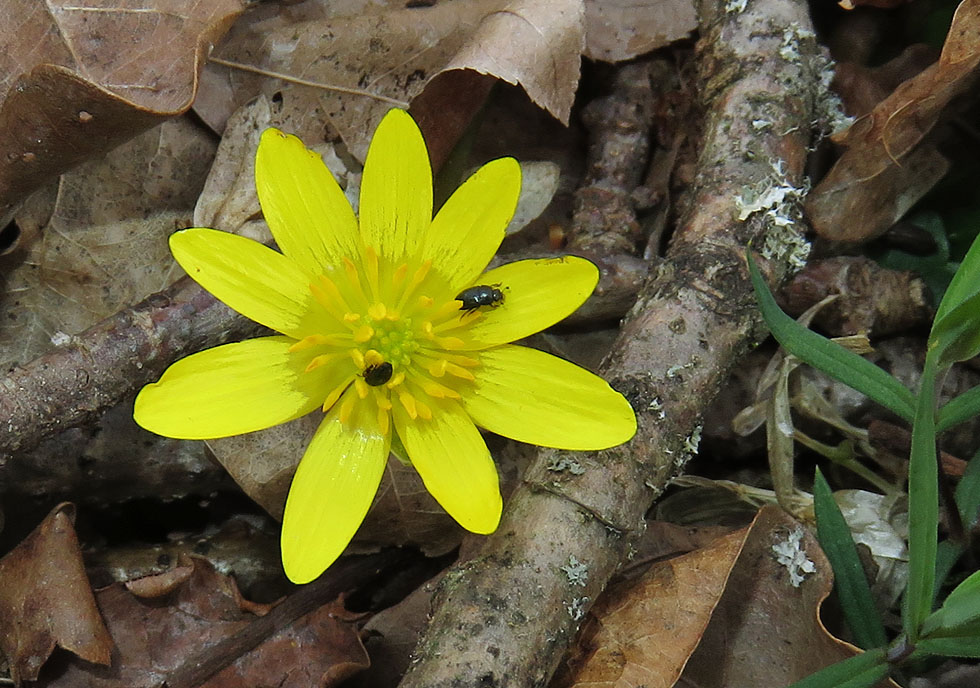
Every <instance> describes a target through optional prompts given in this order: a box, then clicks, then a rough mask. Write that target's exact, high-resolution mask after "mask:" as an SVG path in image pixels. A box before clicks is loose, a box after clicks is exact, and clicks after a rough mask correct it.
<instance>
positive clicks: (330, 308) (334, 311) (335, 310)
mask: <svg viewBox="0 0 980 688" xmlns="http://www.w3.org/2000/svg"><path fill="white" fill-rule="evenodd" d="M310 292H311V293H312V294H313V298H314V299H316V301H317V303H319V304H320V305H321V306H322V307H323V310H325V311H326V312H327V313H329V314H330V315H332V316H333V317H335V318H337V319H338V320H340V319H341V318H343V317H344V315H343V314H344V309H345V308H346V305H344V304H343V303H342V302H337V301H334V300H332V299H331V297H330V294H329V293H328V292H327V291H325V290H324V289H322V288H321V287H319V286H317V285H316V284H313V283H310Z"/></svg>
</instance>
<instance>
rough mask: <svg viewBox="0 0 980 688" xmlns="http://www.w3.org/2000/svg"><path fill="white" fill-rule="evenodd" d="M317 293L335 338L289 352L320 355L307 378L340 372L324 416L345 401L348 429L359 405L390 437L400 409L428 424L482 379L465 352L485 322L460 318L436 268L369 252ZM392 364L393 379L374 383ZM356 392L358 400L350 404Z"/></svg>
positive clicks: (333, 273) (302, 343) (314, 287)
mask: <svg viewBox="0 0 980 688" xmlns="http://www.w3.org/2000/svg"><path fill="white" fill-rule="evenodd" d="M310 291H311V293H312V294H313V296H314V298H315V299H316V301H317V303H319V304H320V306H322V308H323V310H324V311H325V313H326V315H327V316H328V317H327V318H325V319H324V322H325V323H329V324H328V325H327V326H326V328H325V329H328V330H329V331H326V332H322V333H317V334H313V335H310V336H308V337H305V338H303V339H301V340H299V341H297V342H296V343H295V344H294V345H293V346H292V347H291V349H290V351H301V350H304V349H309V348H315V349H317V350H318V353H317V354H316V355H315V356H314V357H313V358H312V359H311V361H310V363H309V365H308V366H307V368H306V371H307V372H309V371H311V370H315V369H316V368H319V367H321V366H324V365H331V366H340V367H339V368H338V370H339V371H343V372H342V373H341V375H340V376H339V378H338V381H337V384H336V386H334V388H333V389H330V390H325V396H324V401H323V410H324V411H327V410H329V409H330V408H331V407H333V406H334V404H336V403H337V402H338V401H339V400H340V399H341V398H342V397H343V402H341V407H340V419H341V421H342V422H345V423H346V422H347V420H348V419H349V418H350V417H351V414H352V412H353V409H354V404H355V403H357V402H358V401H364V402H367V403H372V404H373V405H374V406H375V408H376V409H377V417H378V424H379V426H380V427H381V428H382V430H383V431H385V432H387V430H388V428H389V427H390V413H391V411H392V408H393V404H394V403H397V404H400V405H401V407H402V408H403V409H404V410H405V412H406V413H407V414H408V416H409V417H410V418H412V419H413V420H417V419H422V420H429V419H431V418H432V407H433V405H434V404H436V403H438V402H437V400H439V399H459V398H460V392H459V388H460V385H465V384H467V383H469V382H471V381H473V380H474V379H475V378H474V376H473V373H472V372H471V369H472V368H475V367H477V366H478V365H479V361H478V360H477V359H476V358H474V357H471V356H468V355H466V354H465V353H459V352H458V351H459V350H460V349H463V348H465V346H466V340H465V336H466V332H465V331H466V328H467V327H468V326H469V325H470V324H471V323H472V322H474V321H475V319H476V318H478V317H479V316H480V314H479V313H472V312H470V313H464V312H462V311H461V310H460V302H459V301H457V300H456V299H455V298H454V297H453V295H452V291H451V289H450V288H449V285H448V283H447V282H446V281H445V280H444V279H443V278H442V277H441V276H440V275H438V274H437V273H436V272H435V271H433V270H432V269H431V263H430V262H428V261H426V262H424V263H421V264H419V265H411V264H410V263H408V262H401V263H398V264H397V265H393V264H389V262H388V261H386V260H385V259H384V258H379V256H378V253H377V252H376V251H375V250H374V249H373V248H371V247H367V248H365V249H364V251H363V256H362V259H361V260H359V261H358V264H355V263H354V262H353V261H351V260H349V259H345V260H344V263H343V265H342V266H340V267H339V268H334V269H332V270H331V269H328V270H327V271H325V273H324V274H323V275H320V276H319V278H318V279H317V280H316V281H314V282H313V283H311V284H310ZM385 364H388V365H390V366H391V370H390V377H389V378H388V379H383V378H377V377H375V375H376V371H377V370H378V369H379V367H380V366H384V365H385ZM372 373H374V374H372ZM351 385H353V386H354V390H355V392H356V394H348V395H346V396H344V392H345V391H346V390H347V389H348V388H349V387H350V386H351Z"/></svg>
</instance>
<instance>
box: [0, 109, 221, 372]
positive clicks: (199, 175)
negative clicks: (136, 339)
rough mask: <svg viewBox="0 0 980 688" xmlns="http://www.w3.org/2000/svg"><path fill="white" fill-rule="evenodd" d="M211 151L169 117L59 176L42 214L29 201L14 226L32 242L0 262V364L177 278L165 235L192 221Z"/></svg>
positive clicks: (196, 131)
mask: <svg viewBox="0 0 980 688" xmlns="http://www.w3.org/2000/svg"><path fill="white" fill-rule="evenodd" d="M213 154H214V143H213V142H212V140H211V138H210V137H209V136H208V134H207V133H206V132H205V131H204V130H203V128H201V127H199V126H196V125H194V124H192V123H191V122H190V120H189V119H187V118H180V119H175V120H170V121H168V122H165V123H163V124H162V125H160V126H159V127H157V128H155V129H153V130H151V131H149V132H146V133H144V134H142V135H140V136H138V137H137V138H135V139H133V140H131V141H128V142H127V143H125V144H123V145H122V146H119V147H118V148H116V149H115V150H113V151H111V152H110V153H109V154H107V155H106V156H105V157H104V158H100V159H98V160H92V161H89V162H87V163H84V164H83V165H81V166H79V167H78V168H77V169H75V170H72V171H71V172H68V173H66V174H65V175H63V176H62V178H61V179H60V180H59V182H58V183H57V186H56V191H55V193H54V194H52V195H51V196H50V199H51V200H52V205H50V206H46V209H44V210H41V209H38V208H36V207H35V206H34V205H33V204H28V207H27V208H26V209H27V211H28V215H30V217H25V218H23V220H21V218H20V216H18V221H19V222H22V223H23V224H25V225H27V226H28V231H29V232H30V233H31V234H33V235H35V239H34V240H33V241H25V242H23V243H22V244H21V245H20V246H19V247H18V250H16V251H14V252H13V253H11V254H9V255H6V256H3V257H2V258H0V273H2V274H3V275H4V278H3V281H2V283H0V284H2V287H3V292H4V321H3V322H4V327H3V328H2V329H0V363H10V362H12V361H19V362H21V363H23V362H26V361H29V360H31V359H32V358H34V357H36V356H37V355H39V354H40V353H42V352H44V351H46V350H48V349H50V348H51V347H52V344H53V343H58V342H60V341H64V340H65V339H66V338H67V337H68V336H69V335H73V334H77V333H78V332H81V331H82V330H84V329H86V328H87V327H90V326H91V325H93V324H95V323H96V322H98V321H99V320H101V319H103V318H105V317H107V316H109V315H111V314H112V313H115V312H116V311H117V310H119V309H120V308H123V307H125V306H128V305H130V304H132V303H135V302H137V301H139V300H140V299H143V298H145V297H146V296H148V295H150V294H152V293H154V292H156V291H159V290H160V289H162V288H164V287H166V286H167V285H168V284H170V282H172V281H173V280H174V279H176V278H177V277H179V276H180V270H179V268H177V267H176V265H175V263H174V261H173V258H172V257H171V256H170V250H169V249H168V247H167V237H168V236H169V235H170V234H171V233H172V232H173V231H174V230H175V229H177V228H180V227H186V226H188V225H189V224H190V222H191V209H192V208H193V206H194V203H195V201H196V199H197V195H198V192H199V191H200V188H201V186H202V184H203V183H204V177H205V175H206V174H207V170H208V166H209V164H210V161H211V157H212V156H213ZM39 219H40V220H41V221H42V222H43V226H41V227H39V226H37V225H38V222H39ZM32 225H33V226H32Z"/></svg>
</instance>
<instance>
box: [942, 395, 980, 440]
mask: <svg viewBox="0 0 980 688" xmlns="http://www.w3.org/2000/svg"><path fill="white" fill-rule="evenodd" d="M977 415H980V385H977V386H976V387H973V388H971V389H968V390H966V391H965V392H963V394H961V395H959V396H958V397H954V398H953V399H950V400H949V402H948V403H947V404H946V405H945V406H943V407H942V409H941V410H940V411H939V419H938V420H937V421H936V434H939V433H942V432H945V431H946V430H949V429H950V428H951V427H953V426H954V425H959V424H960V423H963V422H964V421H968V420H970V419H971V418H974V417H976V416H977Z"/></svg>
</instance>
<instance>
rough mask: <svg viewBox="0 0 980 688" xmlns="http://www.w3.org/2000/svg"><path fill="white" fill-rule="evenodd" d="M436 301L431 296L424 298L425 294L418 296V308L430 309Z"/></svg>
mask: <svg viewBox="0 0 980 688" xmlns="http://www.w3.org/2000/svg"><path fill="white" fill-rule="evenodd" d="M435 302H436V300H435V299H434V298H432V297H431V296H426V295H425V294H420V295H419V307H421V308H431V307H432V304H434V303H435Z"/></svg>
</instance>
